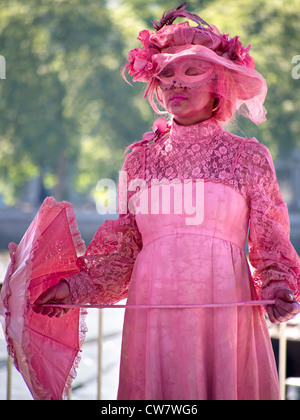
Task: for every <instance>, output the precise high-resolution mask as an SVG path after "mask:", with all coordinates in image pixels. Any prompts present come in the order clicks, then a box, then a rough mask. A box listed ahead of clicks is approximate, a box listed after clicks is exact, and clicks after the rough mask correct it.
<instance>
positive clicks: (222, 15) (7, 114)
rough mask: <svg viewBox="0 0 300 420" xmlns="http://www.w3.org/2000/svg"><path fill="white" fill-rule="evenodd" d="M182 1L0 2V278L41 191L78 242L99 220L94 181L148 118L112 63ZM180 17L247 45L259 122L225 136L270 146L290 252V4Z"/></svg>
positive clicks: (245, 2)
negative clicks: (67, 219)
mask: <svg viewBox="0 0 300 420" xmlns="http://www.w3.org/2000/svg"><path fill="white" fill-rule="evenodd" d="M180 3H181V1H180V0H177V1H175V0H156V1H154V0H147V1H145V0H84V1H83V0H1V4H0V56H2V57H4V58H5V78H3V68H2V72H0V77H1V78H0V282H1V281H2V280H3V277H4V273H5V271H6V268H7V264H8V253H7V246H8V243H9V242H10V241H15V242H17V243H18V242H19V241H20V239H21V237H22V235H23V234H24V232H25V231H26V229H27V227H28V226H29V224H30V222H31V220H32V219H33V217H34V215H35V213H36V211H37V209H38V208H39V206H40V204H41V203H42V201H43V200H44V198H45V197H46V196H47V195H53V196H54V197H55V198H56V199H57V200H58V201H61V200H67V201H70V202H71V203H72V204H73V205H74V207H75V211H76V214H77V218H78V224H79V229H80V231H81V232H82V236H83V238H84V239H85V240H86V242H89V241H90V240H91V238H92V236H93V233H94V232H95V231H96V229H97V227H98V226H99V225H100V224H101V223H102V222H103V216H102V218H101V216H100V215H99V214H98V213H97V211H96V202H97V200H98V199H99V196H98V195H97V191H96V185H97V182H98V180H99V179H102V178H110V179H113V180H114V181H115V182H116V183H117V180H118V176H119V170H120V169H121V167H122V163H123V160H124V148H125V147H126V146H127V145H129V144H130V143H132V142H133V141H137V140H139V139H141V137H142V134H143V133H144V132H145V131H149V130H151V127H152V124H153V121H154V120H155V119H156V117H157V116H156V115H155V114H154V113H153V110H152V109H151V107H150V106H149V105H148V103H147V102H146V101H145V100H144V99H143V89H144V86H142V84H139V83H136V84H134V86H130V85H129V84H127V83H125V82H124V80H123V79H122V77H121V69H122V66H124V64H125V63H126V58H127V53H128V51H129V50H130V49H132V48H135V47H139V46H140V43H139V42H138V41H137V40H136V38H137V36H138V32H139V31H140V30H142V29H152V21H154V19H159V18H160V17H161V15H162V13H163V11H164V10H166V9H170V8H175V7H177V6H178V5H179V4H180ZM188 10H189V11H191V12H194V13H197V14H199V15H200V16H201V17H202V18H203V19H205V20H206V21H207V22H208V23H213V24H215V25H216V26H217V27H218V28H219V30H220V31H221V32H223V33H228V34H230V35H231V36H232V37H234V36H235V35H239V36H240V40H241V42H242V43H243V44H244V45H248V44H249V43H251V51H250V53H251V55H252V56H253V57H254V59H255V61H256V69H257V70H258V71H259V72H260V73H262V74H263V76H264V77H265V78H266V80H267V84H268V95H267V99H266V102H265V106H266V109H267V111H268V114H267V121H266V122H265V123H263V124H262V125H261V126H259V127H256V126H255V125H254V124H253V123H251V122H250V121H248V120H246V119H245V118H243V117H238V118H237V121H236V123H235V125H234V126H232V128H231V131H233V132H235V133H236V134H238V135H241V136H247V137H252V136H254V137H256V138H257V139H258V140H259V141H261V142H262V143H264V144H265V145H266V146H268V147H269V149H270V151H271V154H272V156H273V159H274V162H275V167H276V171H277V176H278V179H279V183H280V186H281V189H282V193H283V197H284V200H285V201H286V202H287V203H288V207H289V212H290V220H291V240H292V242H293V244H294V246H295V248H296V249H297V251H298V253H299V250H300V115H299V110H300V65H298V64H300V27H299V22H300V3H299V0H274V1H272V2H270V1H269V0H255V1H253V0H226V1H225V0H189V2H188ZM1 63H2V66H3V60H2V61H1ZM299 376H300V375H299Z"/></svg>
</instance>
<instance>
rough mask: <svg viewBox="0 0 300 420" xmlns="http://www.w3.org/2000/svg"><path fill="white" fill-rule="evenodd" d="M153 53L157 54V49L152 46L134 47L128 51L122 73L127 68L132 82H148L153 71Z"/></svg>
mask: <svg viewBox="0 0 300 420" xmlns="http://www.w3.org/2000/svg"><path fill="white" fill-rule="evenodd" d="M153 54H157V50H154V49H153V48H147V49H142V48H134V49H133V50H131V51H129V54H128V63H127V64H126V65H125V67H124V70H123V74H124V73H125V71H126V69H128V72H129V74H130V76H133V81H134V82H136V81H138V82H146V83H147V82H149V80H150V79H151V78H152V77H153V75H154V72H155V65H154V64H153V63H152V55H153Z"/></svg>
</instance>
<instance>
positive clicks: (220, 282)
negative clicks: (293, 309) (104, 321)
mask: <svg viewBox="0 0 300 420" xmlns="http://www.w3.org/2000/svg"><path fill="white" fill-rule="evenodd" d="M123 171H126V174H127V183H128V184H129V190H130V191H124V190H123V189H122V191H121V190H119V197H120V203H121V204H122V205H124V200H125V201H126V202H127V204H128V208H127V210H128V212H127V214H120V216H119V218H118V220H116V221H107V222H105V223H104V224H103V225H102V226H101V227H100V228H99V230H98V232H97V233H96V235H95V237H94V239H93V241H92V243H91V244H90V246H89V248H88V250H87V254H86V256H84V257H82V258H81V259H80V260H79V263H80V267H81V272H80V273H79V274H76V275H74V276H72V277H70V278H69V284H70V286H71V289H72V293H73V300H74V303H78V302H80V303H85V302H91V303H96V302H98V303H113V302H116V301H118V300H120V299H122V298H125V297H127V296H128V304H152V305H154V304H167V305H168V304H172V305H173V304H175V305H177V304H202V303H226V302H242V301H248V300H254V299H258V298H272V297H273V296H274V293H275V291H276V290H278V289H280V288H282V287H289V288H291V289H292V290H293V291H294V293H295V294H296V295H297V296H299V286H298V282H299V273H300V269H299V268H300V264H299V258H298V256H297V253H296V252H295V250H294V248H293V246H292V245H291V243H290V241H289V221H288V215H287V208H286V206H285V204H284V203H283V202H282V197H281V194H280V191H279V187H278V184H277V180H276V176H275V172H274V167H273V163H272V159H271V156H270V154H269V152H268V150H267V148H266V147H265V146H263V145H262V144H260V143H259V142H258V141H257V140H256V139H253V138H252V139H243V138H240V137H237V136H235V135H233V134H230V133H228V132H226V131H223V129H222V128H221V127H220V125H219V124H218V122H217V121H216V120H214V119H213V118H211V119H209V120H206V121H204V122H201V123H200V124H196V125H193V126H188V127H184V126H179V125H177V124H176V123H175V122H173V123H172V126H171V131H170V134H169V135H166V136H162V137H161V138H159V139H158V140H157V141H156V142H154V143H152V144H149V143H141V145H139V146H136V147H134V148H133V151H132V152H131V153H130V154H128V155H127V158H126V161H125V164H124V168H123ZM132 180H135V182H136V183H135V184H134V183H130V181H132ZM153 180H155V181H153ZM199 180H202V181H199ZM137 185H138V186H139V188H136V186H137ZM170 185H172V186H171V187H170ZM164 188H166V190H163V189H164ZM119 189H120V187H119ZM137 191H139V192H138V193H137ZM159 191H160V192H159ZM162 191H164V192H162ZM180 191H181V192H180ZM168 194H169V200H168V199H167V197H168ZM191 197H192V199H193V200H194V201H193V202H192V201H191V200H190V199H191ZM189 200H190V205H188V201H189ZM151 206H152V207H151ZM193 209H194V210H195V213H194V214H193V213H192V211H191V210H193ZM196 209H197V210H196ZM151 210H152V211H151ZM124 213H125V212H124ZM134 213H136V214H134ZM249 219H250V228H249V238H248V240H249V258H250V262H251V264H252V265H253V266H254V267H255V272H254V274H253V275H251V272H250V270H249V265H248V262H247V258H246V255H245V251H244V250H245V244H246V241H247V233H248V226H249ZM118 398H119V399H124V400H129V399H137V400H139V399H140V400H144V399H149V400H150V399H157V400H175V399H178V400H184V399H191V400H193V399H195V400H220V399H226V400H227V399H228V400H230V399H233V400H245V399H250V400H253V399H266V400H269V399H270V400H271V399H279V390H278V379H277V372H276V366H275V362H274V356H273V351H272V347H271V342H270V338H269V333H268V329H267V325H266V322H265V317H264V312H263V309H262V307H260V306H255V307H233V308H232V307H229V308H228V307H227V308H226V307H224V308H217V309H207V308H201V309H199V308H198V309H127V310H126V313H125V320H124V329H123V342H122V354H121V367H120V383H119V391H118Z"/></svg>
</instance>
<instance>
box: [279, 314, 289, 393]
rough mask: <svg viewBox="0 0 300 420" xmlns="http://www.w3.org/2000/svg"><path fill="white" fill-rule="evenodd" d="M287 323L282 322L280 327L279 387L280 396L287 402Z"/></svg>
mask: <svg viewBox="0 0 300 420" xmlns="http://www.w3.org/2000/svg"><path fill="white" fill-rule="evenodd" d="M286 347H287V340H286V323H285V322H282V323H281V324H280V325H279V363H278V364H279V367H278V370H279V387H280V396H281V399H282V400H285V387H286Z"/></svg>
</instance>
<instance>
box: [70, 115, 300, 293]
mask: <svg viewBox="0 0 300 420" xmlns="http://www.w3.org/2000/svg"><path fill="white" fill-rule="evenodd" d="M146 134H147V136H145V137H144V140H143V141H141V142H138V143H135V144H134V145H132V151H131V152H130V153H128V155H127V157H126V160H125V163H124V166H123V172H126V174H127V178H128V184H129V183H130V181H131V180H134V179H142V180H144V181H145V182H146V183H147V185H149V186H150V184H151V181H152V180H158V181H162V180H168V181H172V180H181V181H183V180H184V181H185V182H192V181H195V180H197V179H203V180H204V181H210V182H216V183H223V184H225V185H227V186H230V187H231V188H233V189H234V190H235V191H237V192H238V193H239V194H241V196H242V197H244V199H245V200H246V202H247V205H248V207H249V214H250V230H249V259H250V262H251V264H252V265H253V267H254V268H255V271H254V275H253V278H254V281H255V283H256V286H257V289H258V290H259V292H260V294H261V296H262V297H264V298H270V297H273V296H274V293H275V290H277V289H280V288H283V287H289V288H291V289H292V290H293V291H294V293H295V294H296V295H299V286H298V285H299V282H300V264H299V257H298V256H297V253H296V251H295V250H294V248H293V246H292V244H291V242H290V240H289V219H288V213H287V207H286V205H285V203H284V202H283V200H282V196H281V193H280V189H279V186H278V183H277V179H276V175H275V170H274V165H273V161H272V158H271V155H270V153H269V151H268V149H267V148H266V147H265V146H264V145H263V144H261V143H259V142H258V141H257V140H256V139H255V138H246V139H244V138H241V137H238V136H236V135H233V134H231V133H228V132H226V131H224V130H223V129H222V127H221V126H220V125H219V123H218V122H217V121H216V120H215V119H214V118H211V119H208V120H206V121H203V122H201V123H199V124H195V125H191V126H181V125H178V124H176V122H175V121H173V122H172V123H171V126H166V128H165V130H160V131H159V130H158V129H157V130H156V132H155V133H154V134H153V135H152V136H151V135H150V133H146ZM151 140H152V141H151ZM132 194H133V192H132V191H126V194H123V192H122V191H119V201H120V204H121V206H122V208H124V206H125V208H126V204H127V203H124V200H126V201H127V200H129V199H130V197H131V195H132ZM111 241H112V243H113V244H114V245H113V250H112V246H111V245H110V243H111ZM104 244H105V245H104ZM141 247H142V238H141V236H140V234H139V232H138V229H137V226H136V222H135V217H134V215H133V214H132V213H130V212H129V211H127V213H126V214H121V215H120V217H119V219H118V220H117V221H115V222H111V221H110V222H105V223H104V225H103V226H102V227H100V229H99V231H98V232H97V234H96V236H95V239H94V240H93V241H92V243H91V245H90V247H89V249H88V252H87V253H88V254H92V255H93V257H91V256H86V257H85V258H82V259H81V261H80V264H81V267H82V270H83V273H86V274H88V275H91V274H92V277H93V278H94V281H93V284H95V282H96V283H99V285H100V286H101V287H100V288H102V291H101V293H102V295H103V293H104V289H105V288H106V287H104V285H105V284H106V285H107V284H110V287H109V288H108V290H113V289H114V288H115V287H116V286H115V285H116V284H118V286H117V289H118V293H119V288H120V287H121V289H122V290H123V292H122V293H121V298H123V297H124V296H125V295H126V290H127V287H128V284H129V280H130V272H131V271H130V270H132V266H133V264H134V260H135V258H136V256H137V254H138V252H139V250H140V249H141ZM103 248H105V249H106V250H104V251H103ZM103 252H104V254H103ZM96 255H97V257H96ZM103 255H104V256H105V258H104V260H103ZM113 255H115V257H114V256H113ZM116 255H118V257H116ZM105 261H106V262H105ZM109 261H113V262H112V265H111V263H109ZM116 261H117V262H116ZM122 261H123V263H124V264H123V263H122ZM96 265H97V267H98V268H97V275H95V266H96ZM125 266H126V267H127V271H126V268H125ZM116 267H117V268H116ZM121 267H122V270H123V272H126V275H125V277H126V280H125V281H123V280H121V281H120V275H119V274H120V270H121ZM122 270H121V271H122ZM112 273H114V274H113V275H112ZM118 273H119V274H118ZM83 275H84V274H83ZM78 276H80V274H79V275H78ZM115 276H117V277H118V278H115ZM100 277H102V279H101V280H99V279H100ZM112 277H113V278H112ZM95 279H96V280H95ZM105 279H106V280H105ZM81 283H82V282H81ZM86 284H88V281H87V278H86ZM120 285H121V286H120ZM75 289H76V291H74V293H75V294H76V296H77V297H78V284H77V285H76V287H75ZM106 290H107V288H106ZM81 293H82V294H83V295H85V297H86V298H87V295H88V294H89V292H88V291H85V293H83V292H81ZM98 297H99V294H98ZM98 297H97V299H98ZM78 299H79V297H78ZM110 299H111V298H110V297H109V295H107V298H106V301H107V300H108V301H110ZM115 299H116V294H114V299H113V300H114V301H115ZM104 300H105V299H104Z"/></svg>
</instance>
